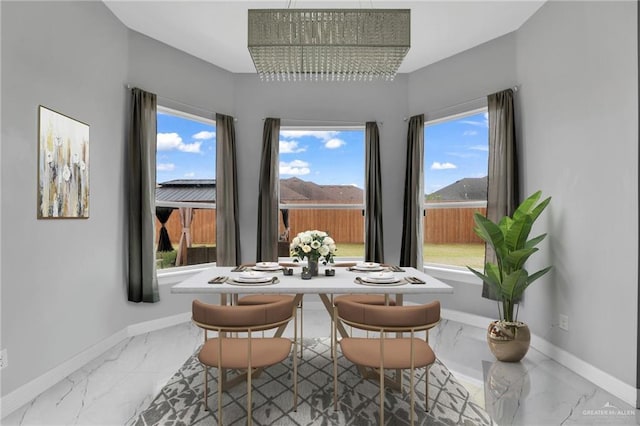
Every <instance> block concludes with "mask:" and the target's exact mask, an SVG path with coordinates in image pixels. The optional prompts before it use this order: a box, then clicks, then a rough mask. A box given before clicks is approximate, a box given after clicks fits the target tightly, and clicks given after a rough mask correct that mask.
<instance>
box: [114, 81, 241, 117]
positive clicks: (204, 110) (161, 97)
mask: <svg viewBox="0 0 640 426" xmlns="http://www.w3.org/2000/svg"><path fill="white" fill-rule="evenodd" d="M125 87H126V88H127V89H129V90H131V89H141V90H145V89H142V88H140V87H138V86H132V85H130V84H127V85H126V86H125ZM156 97H157V98H158V99H164V100H165V101H169V102H172V103H175V104H178V105H182V106H185V107H187V108H191V109H195V110H198V111H200V112H206V113H207V114H211V115H212V116H213V117H212V118H213V119H215V118H216V113H215V112H213V111H209V110H208V109H205V108H201V107H198V106H195V105H189V104H186V103H184V102H180V101H177V100H175V99H171V98H167V97H166V96H160V95H157V94H156ZM233 121H234V122H236V123H237V122H238V119H237V118H235V117H233Z"/></svg>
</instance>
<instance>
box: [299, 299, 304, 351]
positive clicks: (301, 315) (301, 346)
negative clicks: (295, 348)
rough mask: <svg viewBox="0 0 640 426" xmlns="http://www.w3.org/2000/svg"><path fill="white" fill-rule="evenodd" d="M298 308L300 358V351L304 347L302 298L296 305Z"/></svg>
mask: <svg viewBox="0 0 640 426" xmlns="http://www.w3.org/2000/svg"><path fill="white" fill-rule="evenodd" d="M298 309H300V358H302V351H303V349H304V344H303V340H302V339H303V327H304V324H303V320H304V315H303V311H302V309H303V306H302V299H300V304H299V305H298Z"/></svg>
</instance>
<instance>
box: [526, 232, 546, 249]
mask: <svg viewBox="0 0 640 426" xmlns="http://www.w3.org/2000/svg"><path fill="white" fill-rule="evenodd" d="M546 236H547V234H542V235H538V236H537V237H535V238H532V239H530V240H529V241H527V243H526V244H525V245H524V247H525V248H533V247H535V246H537V245H538V243H539V242H540V241H542V240H544V238H545V237H546Z"/></svg>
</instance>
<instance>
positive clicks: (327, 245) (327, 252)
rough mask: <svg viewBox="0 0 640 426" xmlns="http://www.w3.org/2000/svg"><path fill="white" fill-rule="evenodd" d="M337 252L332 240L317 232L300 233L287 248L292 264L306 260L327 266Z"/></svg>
mask: <svg viewBox="0 0 640 426" xmlns="http://www.w3.org/2000/svg"><path fill="white" fill-rule="evenodd" d="M337 250H338V248H337V247H336V242H335V241H334V240H333V238H331V237H330V236H329V234H327V233H326V232H324V231H317V230H314V231H304V232H300V233H299V234H298V235H296V237H295V238H294V239H293V241H291V245H290V246H289V253H290V254H291V257H292V258H293V261H294V262H298V261H300V260H301V259H304V258H307V259H308V260H310V261H314V262H322V263H323V264H327V263H330V262H332V261H333V256H334V255H335V253H336V251H337Z"/></svg>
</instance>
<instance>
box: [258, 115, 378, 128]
mask: <svg viewBox="0 0 640 426" xmlns="http://www.w3.org/2000/svg"><path fill="white" fill-rule="evenodd" d="M273 118H280V121H301V122H304V123H322V124H331V123H336V124H351V125H355V126H362V125H363V124H365V123H366V121H343V120H313V119H310V120H306V119H303V118H282V117H273ZM264 120H265V118H263V119H262V121H264ZM376 123H378V124H379V125H381V126H382V125H383V122H382V121H376Z"/></svg>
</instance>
